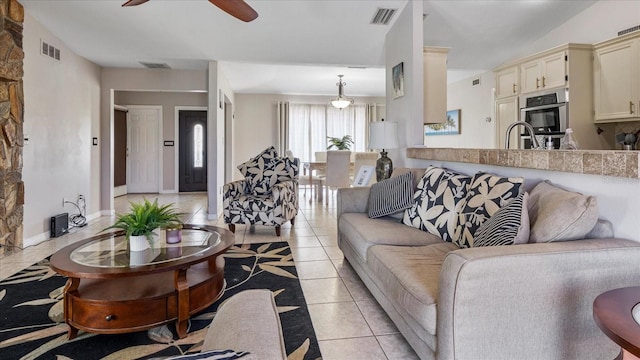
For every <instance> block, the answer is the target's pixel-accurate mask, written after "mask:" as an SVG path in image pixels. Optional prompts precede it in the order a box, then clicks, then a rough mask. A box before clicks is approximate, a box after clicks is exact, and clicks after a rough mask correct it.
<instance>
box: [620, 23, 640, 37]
mask: <svg viewBox="0 0 640 360" xmlns="http://www.w3.org/2000/svg"><path fill="white" fill-rule="evenodd" d="M638 30H640V25H636V26H634V27H630V28H628V29H624V30H622V31H618V36H622V35H624V34H628V33H630V32H634V31H638Z"/></svg>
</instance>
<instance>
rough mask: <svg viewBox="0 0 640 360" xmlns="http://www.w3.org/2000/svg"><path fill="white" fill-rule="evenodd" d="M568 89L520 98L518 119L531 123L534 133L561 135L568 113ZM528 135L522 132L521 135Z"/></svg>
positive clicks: (565, 125)
mask: <svg viewBox="0 0 640 360" xmlns="http://www.w3.org/2000/svg"><path fill="white" fill-rule="evenodd" d="M567 92H568V90H567V89H560V90H555V91H551V92H543V93H536V94H533V95H531V94H529V95H525V96H522V97H521V98H520V104H522V105H523V107H522V108H521V109H520V121H524V122H526V123H528V124H529V125H531V126H532V127H533V129H534V131H535V133H536V134H539V135H542V134H545V135H563V134H564V132H565V130H567V118H568V115H569V102H568V101H567V99H568V94H567ZM525 135H528V134H526V133H524V132H523V133H522V136H525Z"/></svg>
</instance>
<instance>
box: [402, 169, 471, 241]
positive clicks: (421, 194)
mask: <svg viewBox="0 0 640 360" xmlns="http://www.w3.org/2000/svg"><path fill="white" fill-rule="evenodd" d="M470 182H471V177H469V176H466V175H463V174H459V173H456V172H454V171H451V170H447V169H443V168H436V167H429V168H427V170H426V171H425V173H424V176H423V177H422V179H421V180H420V183H419V184H418V190H417V191H416V193H415V195H414V196H413V201H414V203H413V205H412V206H411V208H409V209H407V210H405V213H404V217H403V219H402V222H403V223H404V224H406V225H409V226H413V227H415V228H418V229H421V230H423V231H428V232H429V233H431V234H433V235H437V236H439V237H441V238H442V239H443V240H445V241H449V242H451V241H452V238H453V234H454V232H455V229H456V219H457V214H458V211H459V206H460V205H461V202H462V200H463V199H464V197H465V195H466V193H467V187H468V184H469V183H470Z"/></svg>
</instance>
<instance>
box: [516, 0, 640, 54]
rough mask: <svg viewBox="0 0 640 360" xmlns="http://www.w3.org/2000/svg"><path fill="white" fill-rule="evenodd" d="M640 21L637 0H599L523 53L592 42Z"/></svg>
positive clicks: (639, 2)
mask: <svg viewBox="0 0 640 360" xmlns="http://www.w3.org/2000/svg"><path fill="white" fill-rule="evenodd" d="M639 24H640V1H637V0H631V1H630V0H600V1H598V2H597V3H595V4H593V5H592V6H590V7H589V8H587V9H585V10H584V11H582V12H581V13H579V14H577V15H576V16H574V17H573V18H571V19H569V21H567V22H565V23H564V24H562V25H560V26H559V27H557V28H555V29H553V30H552V31H550V32H549V33H548V34H547V35H545V36H544V37H542V38H541V39H539V40H538V41H536V42H535V43H534V44H533V45H531V46H529V47H526V48H524V49H523V50H524V52H523V53H522V56H519V57H523V56H527V55H530V54H532V53H536V52H540V51H544V50H547V49H550V48H552V47H554V46H558V45H562V44H566V43H580V44H593V43H597V42H600V41H604V40H608V39H611V38H615V37H617V36H618V31H620V30H624V29H628V28H630V27H633V26H636V25H639Z"/></svg>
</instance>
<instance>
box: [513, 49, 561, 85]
mask: <svg viewBox="0 0 640 360" xmlns="http://www.w3.org/2000/svg"><path fill="white" fill-rule="evenodd" d="M566 62H567V57H566V53H565V52H564V51H561V52H558V53H554V54H551V55H547V56H544V57H542V58H540V59H534V60H531V61H528V62H525V63H523V64H521V65H520V86H521V91H520V92H521V93H522V94H525V93H530V92H535V91H540V90H545V89H553V88H557V87H562V86H565V85H566V83H567V80H566V76H567V67H566Z"/></svg>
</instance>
